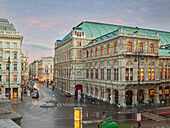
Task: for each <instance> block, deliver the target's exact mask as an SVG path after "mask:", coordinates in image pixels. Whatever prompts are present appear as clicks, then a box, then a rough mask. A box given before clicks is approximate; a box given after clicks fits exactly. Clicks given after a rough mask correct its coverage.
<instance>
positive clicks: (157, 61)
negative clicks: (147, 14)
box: [54, 22, 170, 106]
mask: <svg viewBox="0 0 170 128" xmlns="http://www.w3.org/2000/svg"><path fill="white" fill-rule="evenodd" d="M169 44H170V32H164V31H157V30H150V29H143V28H137V27H128V26H119V25H112V24H102V23H94V22H82V23H80V24H79V25H77V26H76V27H74V28H73V29H72V30H71V32H70V33H69V34H67V35H66V36H65V37H64V38H63V39H62V40H57V41H56V43H55V58H54V82H55V85H56V87H57V88H58V89H64V90H66V91H69V92H70V93H71V94H72V95H74V94H76V95H77V92H78V90H81V93H82V94H84V93H85V94H87V95H88V96H92V97H94V98H97V99H100V100H103V101H107V102H110V103H111V104H118V103H119V104H120V106H126V105H132V104H137V94H138V90H137V87H138V86H137V85H138V79H139V81H140V88H139V95H140V102H141V103H145V102H148V100H150V101H151V102H154V103H160V102H162V100H164V98H165V97H166V98H167V99H169V86H170V54H169V51H170V50H169ZM139 51H140V53H139V58H138V52H139ZM141 57H142V58H144V60H140V58H141ZM135 58H136V59H137V60H138V59H139V68H138V62H135V61H134V59H135ZM136 59H135V60H136ZM138 71H139V75H138ZM165 93H166V95H165ZM167 101H168V100H167Z"/></svg>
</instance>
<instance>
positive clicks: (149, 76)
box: [148, 68, 151, 80]
mask: <svg viewBox="0 0 170 128" xmlns="http://www.w3.org/2000/svg"><path fill="white" fill-rule="evenodd" d="M148 79H149V80H151V68H149V69H148Z"/></svg>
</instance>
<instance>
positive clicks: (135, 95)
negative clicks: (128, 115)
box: [132, 90, 138, 105]
mask: <svg viewBox="0 0 170 128" xmlns="http://www.w3.org/2000/svg"><path fill="white" fill-rule="evenodd" d="M137 97H138V96H137V90H133V97H132V105H137V103H138V101H137V99H138V98H137Z"/></svg>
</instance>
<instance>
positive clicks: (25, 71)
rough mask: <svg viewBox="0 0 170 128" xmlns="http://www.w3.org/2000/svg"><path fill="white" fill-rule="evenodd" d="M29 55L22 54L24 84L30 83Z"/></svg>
mask: <svg viewBox="0 0 170 128" xmlns="http://www.w3.org/2000/svg"><path fill="white" fill-rule="evenodd" d="M28 59H29V57H28V55H27V54H22V53H21V69H22V79H23V81H24V84H26V83H27V82H28V78H29V62H28Z"/></svg>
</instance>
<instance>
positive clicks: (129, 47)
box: [127, 42, 132, 52]
mask: <svg viewBox="0 0 170 128" xmlns="http://www.w3.org/2000/svg"><path fill="white" fill-rule="evenodd" d="M127 51H128V52H131V51H132V46H131V43H130V42H129V43H127Z"/></svg>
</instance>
